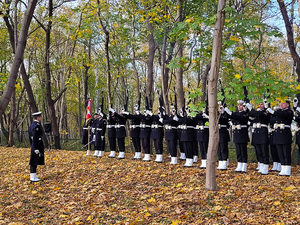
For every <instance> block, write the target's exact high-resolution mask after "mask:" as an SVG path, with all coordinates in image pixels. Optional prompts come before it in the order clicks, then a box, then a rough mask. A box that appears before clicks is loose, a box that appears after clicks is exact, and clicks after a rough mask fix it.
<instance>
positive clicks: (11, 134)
mask: <svg viewBox="0 0 300 225" xmlns="http://www.w3.org/2000/svg"><path fill="white" fill-rule="evenodd" d="M15 125H16V88H15V89H14V90H13V94H12V96H11V101H10V121H9V135H8V144H7V146H8V147H12V146H13V145H14V131H15Z"/></svg>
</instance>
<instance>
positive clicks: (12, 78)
mask: <svg viewBox="0 0 300 225" xmlns="http://www.w3.org/2000/svg"><path fill="white" fill-rule="evenodd" d="M36 3H37V0H29V1H28V6H27V9H26V12H25V14H24V16H23V19H22V24H21V30H20V35H19V38H18V44H17V49H16V53H15V57H14V60H13V63H12V66H11V70H10V73H9V78H8V82H7V84H6V87H5V90H4V92H3V94H2V96H1V98H0V116H1V114H2V113H3V112H4V111H5V109H6V107H7V106H8V103H9V101H10V98H11V96H12V94H13V90H14V88H15V84H16V80H17V77H18V71H19V68H20V65H21V63H22V62H23V56H24V51H25V47H26V40H27V34H28V29H29V26H30V22H31V19H32V16H33V13H34V9H35V7H36Z"/></svg>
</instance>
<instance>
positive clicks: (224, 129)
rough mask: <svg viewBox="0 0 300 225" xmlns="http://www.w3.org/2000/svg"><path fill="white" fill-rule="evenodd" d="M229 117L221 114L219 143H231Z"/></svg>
mask: <svg viewBox="0 0 300 225" xmlns="http://www.w3.org/2000/svg"><path fill="white" fill-rule="evenodd" d="M228 128H229V115H228V114H227V113H226V112H224V113H221V114H219V136H220V139H219V142H229V141H230V136H229V131H228Z"/></svg>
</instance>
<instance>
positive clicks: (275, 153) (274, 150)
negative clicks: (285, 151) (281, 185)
mask: <svg viewBox="0 0 300 225" xmlns="http://www.w3.org/2000/svg"><path fill="white" fill-rule="evenodd" d="M270 150H271V156H272V160H273V162H280V160H279V156H278V151H277V148H276V145H270Z"/></svg>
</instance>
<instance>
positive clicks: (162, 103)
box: [159, 95, 164, 115]
mask: <svg viewBox="0 0 300 225" xmlns="http://www.w3.org/2000/svg"><path fill="white" fill-rule="evenodd" d="M159 111H160V113H161V115H163V113H164V99H163V96H162V95H160V97H159Z"/></svg>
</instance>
